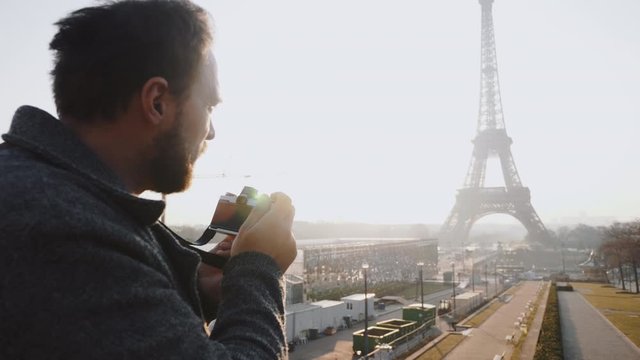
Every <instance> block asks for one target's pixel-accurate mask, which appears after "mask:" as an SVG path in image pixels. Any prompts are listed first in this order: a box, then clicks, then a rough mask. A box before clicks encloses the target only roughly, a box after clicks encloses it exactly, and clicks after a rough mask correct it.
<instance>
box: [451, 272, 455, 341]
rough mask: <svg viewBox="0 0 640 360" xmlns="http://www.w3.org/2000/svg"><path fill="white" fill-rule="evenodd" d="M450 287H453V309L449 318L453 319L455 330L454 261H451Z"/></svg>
mask: <svg viewBox="0 0 640 360" xmlns="http://www.w3.org/2000/svg"><path fill="white" fill-rule="evenodd" d="M451 288H452V289H453V309H452V310H451V319H452V320H453V324H454V325H453V328H454V330H455V319H456V263H455V262H451Z"/></svg>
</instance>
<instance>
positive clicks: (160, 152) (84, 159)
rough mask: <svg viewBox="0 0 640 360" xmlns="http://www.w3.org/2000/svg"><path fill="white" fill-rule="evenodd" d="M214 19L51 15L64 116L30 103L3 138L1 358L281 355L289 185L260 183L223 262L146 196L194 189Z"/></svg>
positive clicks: (177, 6)
mask: <svg viewBox="0 0 640 360" xmlns="http://www.w3.org/2000/svg"><path fill="white" fill-rule="evenodd" d="M208 18H209V16H208V14H207V13H206V12H205V11H204V10H203V9H202V8H200V7H198V6H196V5H194V4H192V3H190V2H188V1H186V0H184V1H180V0H151V1H134V0H125V1H121V2H110V3H107V4H105V5H100V6H95V7H88V8H83V9H80V10H77V11H75V12H73V13H71V14H70V15H69V16H67V17H65V18H63V19H62V20H60V21H59V22H58V23H57V24H56V25H57V26H58V32H57V33H56V35H55V36H54V38H53V40H52V41H51V43H50V49H51V50H52V51H53V52H54V55H55V61H54V68H53V71H52V72H51V74H52V77H53V92H54V97H55V104H56V107H57V112H58V118H59V119H56V118H55V117H54V116H52V115H50V114H48V113H46V112H45V111H42V110H40V109H37V108H35V107H30V106H23V107H21V108H19V109H18V110H17V111H16V113H15V115H14V118H13V122H12V124H11V128H10V130H9V132H8V133H7V134H4V135H3V139H4V141H5V142H4V143H3V144H1V145H0V174H2V175H1V176H0V273H1V274H2V281H1V282H0V359H83V360H84V359H141V358H145V359H147V358H148V359H282V358H286V357H287V348H286V341H285V335H284V325H283V318H284V304H283V299H284V294H283V284H282V274H283V273H284V272H285V271H286V270H287V268H288V267H289V265H290V264H291V263H292V261H293V259H294V258H295V255H296V245H295V240H294V239H293V237H292V234H291V225H292V222H293V216H294V208H293V206H292V205H291V200H290V199H289V198H288V197H287V196H286V195H284V194H282V193H275V194H272V195H271V197H270V198H268V197H263V198H261V200H260V201H259V202H258V205H257V206H256V208H255V209H254V210H253V212H252V213H251V215H250V216H249V218H248V219H247V220H246V222H245V223H244V224H243V226H242V228H241V230H240V233H239V234H238V236H237V237H235V238H228V239H227V240H226V241H224V242H223V243H221V245H220V246H219V247H218V248H217V249H216V250H217V252H218V253H220V254H223V255H226V256H228V258H229V259H228V262H227V264H226V265H225V266H224V269H223V270H219V269H215V268H212V267H210V266H208V265H205V264H203V263H201V261H200V257H199V256H198V254H196V253H195V252H193V251H192V250H190V249H189V248H188V247H185V246H183V245H181V239H178V238H177V237H176V235H175V234H173V233H172V232H171V231H170V230H169V229H168V228H167V227H166V226H165V225H164V224H162V223H160V222H159V221H158V218H159V217H160V215H161V214H162V212H163V211H164V207H165V204H164V202H162V201H154V200H147V199H143V198H140V197H138V195H139V194H140V193H142V192H143V191H146V190H152V191H156V192H160V193H164V194H168V193H173V192H178V191H183V190H185V189H186V188H187V187H188V185H189V181H190V179H191V176H192V168H193V165H194V162H195V161H196V159H197V158H198V156H199V155H200V154H201V153H202V152H203V151H204V149H205V145H206V142H207V141H209V140H212V139H213V138H214V129H213V125H212V123H211V116H212V111H213V109H214V107H215V106H216V105H217V104H218V103H219V102H220V98H219V92H218V83H217V79H216V77H217V75H216V72H217V70H216V62H215V58H214V56H213V53H212V50H211V42H212V36H211V32H210V27H209V21H208ZM212 309H217V311H215V313H214V311H213V310H212ZM214 317H216V318H217V319H216V322H215V326H214V327H213V329H212V330H211V331H210V333H209V332H208V331H207V329H206V327H205V326H204V324H205V323H206V322H208V321H210V320H211V319H212V318H214Z"/></svg>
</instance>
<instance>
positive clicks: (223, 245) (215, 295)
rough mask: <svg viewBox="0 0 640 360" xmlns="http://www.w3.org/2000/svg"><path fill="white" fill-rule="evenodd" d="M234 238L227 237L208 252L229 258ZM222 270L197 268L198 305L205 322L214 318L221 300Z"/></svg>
mask: <svg viewBox="0 0 640 360" xmlns="http://www.w3.org/2000/svg"><path fill="white" fill-rule="evenodd" d="M234 238H235V237H234V236H231V235H229V236H227V237H226V238H225V239H224V240H222V241H220V242H219V243H218V244H217V245H216V246H215V247H214V248H213V249H212V250H211V251H210V252H211V253H213V254H216V255H220V256H225V257H229V256H230V254H231V244H232V243H233V240H234ZM221 289H222V269H218V268H217V267H215V266H211V265H207V264H205V263H202V262H201V263H200V267H198V291H199V293H200V303H201V304H202V310H203V311H204V313H205V317H206V318H207V321H210V320H212V319H213V317H215V311H216V308H217V307H218V304H219V303H220V299H221V298H222V291H221Z"/></svg>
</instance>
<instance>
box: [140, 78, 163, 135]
mask: <svg viewBox="0 0 640 360" xmlns="http://www.w3.org/2000/svg"><path fill="white" fill-rule="evenodd" d="M169 97H170V95H169V83H168V82H167V80H166V79H165V78H163V77H159V76H156V77H152V78H150V79H149V80H147V82H146V83H144V85H143V86H142V91H141V93H140V98H141V99H140V100H141V102H142V111H143V112H144V115H145V119H146V120H148V121H150V122H151V123H152V124H154V125H159V124H160V123H161V122H162V119H163V118H164V115H165V114H166V110H167V106H168V104H169Z"/></svg>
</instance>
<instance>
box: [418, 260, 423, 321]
mask: <svg viewBox="0 0 640 360" xmlns="http://www.w3.org/2000/svg"><path fill="white" fill-rule="evenodd" d="M417 265H418V266H420V308H421V309H424V289H423V287H422V286H423V284H424V282H423V281H422V267H423V266H424V263H423V262H422V261H420V262H419V263H418V264H417Z"/></svg>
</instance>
